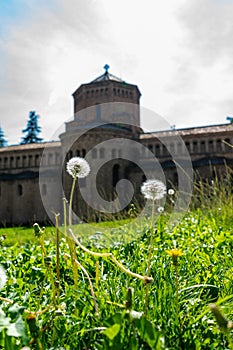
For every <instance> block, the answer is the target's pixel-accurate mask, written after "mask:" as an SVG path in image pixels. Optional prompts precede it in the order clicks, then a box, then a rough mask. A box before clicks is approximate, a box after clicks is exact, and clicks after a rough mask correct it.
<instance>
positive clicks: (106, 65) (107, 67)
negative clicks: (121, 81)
mask: <svg viewBox="0 0 233 350" xmlns="http://www.w3.org/2000/svg"><path fill="white" fill-rule="evenodd" d="M109 68H110V66H109V65H108V64H105V66H104V69H105V73H108V70H109Z"/></svg>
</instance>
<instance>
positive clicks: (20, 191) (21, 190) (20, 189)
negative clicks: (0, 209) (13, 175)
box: [18, 185, 23, 196]
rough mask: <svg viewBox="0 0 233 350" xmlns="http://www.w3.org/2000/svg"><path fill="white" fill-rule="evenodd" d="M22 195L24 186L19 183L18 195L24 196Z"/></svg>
mask: <svg viewBox="0 0 233 350" xmlns="http://www.w3.org/2000/svg"><path fill="white" fill-rule="evenodd" d="M22 195H23V186H22V185H18V196H22Z"/></svg>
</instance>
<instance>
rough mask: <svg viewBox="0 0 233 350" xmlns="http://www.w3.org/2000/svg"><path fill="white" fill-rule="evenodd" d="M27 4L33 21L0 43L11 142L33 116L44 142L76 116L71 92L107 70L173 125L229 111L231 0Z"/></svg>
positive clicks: (0, 81) (214, 118)
mask: <svg viewBox="0 0 233 350" xmlns="http://www.w3.org/2000/svg"><path fill="white" fill-rule="evenodd" d="M20 1H21V2H23V3H24V5H25V4H27V6H28V7H29V10H28V15H27V16H24V18H23V20H22V21H21V22H20V19H19V18H18V19H17V21H15V23H16V24H15V25H14V22H13V21H11V22H10V25H8V26H7V25H6V27H7V28H5V31H4V34H3V35H2V36H0V51H1V66H2V67H3V68H4V69H3V70H2V71H0V94H1V95H0V96H1V97H0V98H1V103H0V115H1V125H2V128H3V130H4V131H5V134H6V135H7V137H8V139H9V141H10V143H16V142H19V141H20V138H21V136H22V134H21V130H22V129H23V128H24V127H25V125H26V122H27V119H28V113H29V111H30V110H36V111H37V113H39V114H40V116H41V119H40V125H41V126H42V131H43V135H42V136H43V137H44V138H45V139H47V138H48V137H49V135H50V134H51V133H53V132H54V131H55V130H56V128H58V127H59V126H61V125H62V124H63V123H64V121H66V120H67V119H68V118H70V116H71V115H72V112H73V111H72V107H73V104H72V97H71V94H72V92H73V91H74V90H75V89H76V88H77V87H78V86H79V85H80V84H81V83H85V82H89V81H91V80H92V79H94V78H95V77H96V76H98V75H100V74H101V73H102V66H103V65H104V64H105V63H108V64H109V65H110V66H111V68H110V71H111V72H112V73H113V74H116V75H118V76H120V77H122V78H123V79H124V80H126V81H127V82H129V83H134V84H138V85H139V89H140V90H141V92H142V104H143V105H144V106H145V107H148V108H150V109H153V110H154V111H156V112H157V113H159V114H161V115H163V116H164V117H166V118H167V119H168V120H169V121H170V123H171V124H176V125H177V126H185V125H188V126H191V125H195V124H197V125H200V124H207V123H215V122H216V123H217V122H221V121H222V122H224V121H225V115H226V113H227V114H231V110H232V102H231V101H232V98H231V92H232V90H233V82H232V79H231V75H232V73H233V64H232V61H233V60H232V59H233V57H232V55H233V48H232V46H231V38H232V35H233V26H232V17H233V2H232V1H226V0H225V1H220V0H213V1H211V0H176V1H174V0H167V1H164V2H162V1H155V0H147V1H146V2H144V3H143V2H142V1H140V0H127V1H125V0H118V1H115V0H98V1H97V0H96V1H95V0H85V1H83V0H69V1H66V0H53V1H51V2H49V4H50V5H48V4H47V3H46V2H45V1H41V2H40V5H38V2H37V1H34V0H30V1H29V0H20ZM232 113H233V112H232Z"/></svg>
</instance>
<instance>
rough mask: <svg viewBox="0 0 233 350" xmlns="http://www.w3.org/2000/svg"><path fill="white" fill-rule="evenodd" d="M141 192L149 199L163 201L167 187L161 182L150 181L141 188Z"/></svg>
mask: <svg viewBox="0 0 233 350" xmlns="http://www.w3.org/2000/svg"><path fill="white" fill-rule="evenodd" d="M141 192H142V194H143V195H144V197H145V198H147V199H152V200H153V201H155V200H156V199H161V198H163V197H164V196H165V195H166V186H165V185H164V183H163V182H162V181H160V180H155V179H150V180H147V181H145V182H144V183H143V184H142V186H141Z"/></svg>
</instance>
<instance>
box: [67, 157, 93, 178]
mask: <svg viewBox="0 0 233 350" xmlns="http://www.w3.org/2000/svg"><path fill="white" fill-rule="evenodd" d="M66 170H67V172H68V173H69V174H70V175H71V176H72V177H73V178H75V177H78V178H84V177H86V176H87V175H88V174H89V172H90V166H89V164H88V162H87V161H86V160H85V159H84V158H81V157H74V158H71V159H70V160H69V161H68V162H67V164H66Z"/></svg>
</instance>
